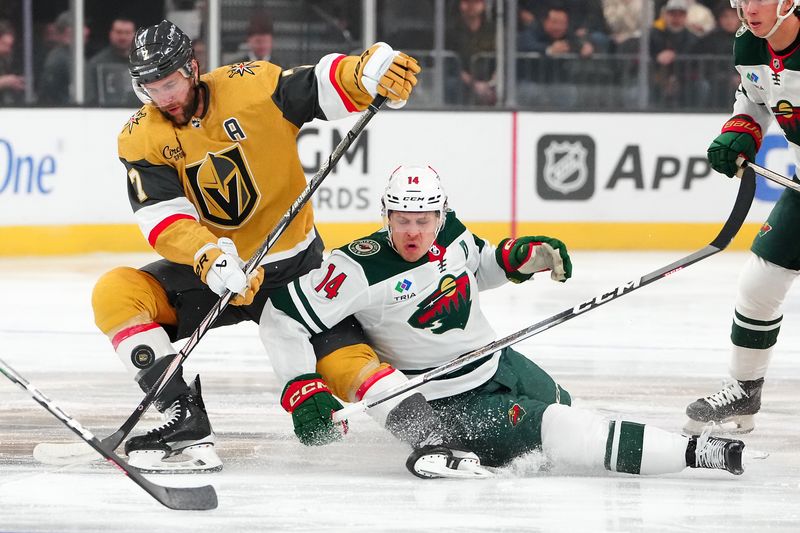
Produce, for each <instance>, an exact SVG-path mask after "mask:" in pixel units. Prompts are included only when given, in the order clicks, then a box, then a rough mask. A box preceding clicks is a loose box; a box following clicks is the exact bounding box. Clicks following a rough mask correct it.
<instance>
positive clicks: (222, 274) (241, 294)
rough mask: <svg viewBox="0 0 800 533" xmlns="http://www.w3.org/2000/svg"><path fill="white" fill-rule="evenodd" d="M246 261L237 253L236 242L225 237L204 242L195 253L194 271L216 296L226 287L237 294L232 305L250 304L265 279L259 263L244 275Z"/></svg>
mask: <svg viewBox="0 0 800 533" xmlns="http://www.w3.org/2000/svg"><path fill="white" fill-rule="evenodd" d="M244 266H245V263H244V261H242V259H241V258H240V257H239V253H238V252H237V250H236V245H235V244H234V243H233V241H232V240H230V239H229V238H227V237H221V238H220V239H219V240H218V241H217V244H211V243H209V244H206V245H205V246H203V247H202V248H200V249H199V250H198V251H197V253H196V254H195V255H194V271H195V273H196V274H197V275H198V276H200V279H201V280H202V281H203V283H205V284H206V285H208V288H209V289H211V290H212V291H214V292H215V293H216V294H218V295H219V296H222V295H223V294H225V291H226V290H229V291H231V292H233V293H235V294H236V296H234V297H233V298H231V300H230V304H231V305H250V304H251V303H253V298H254V297H255V294H256V293H257V292H258V289H259V288H260V287H261V283H262V282H263V281H264V269H263V268H261V267H258V268H257V269H255V270H254V271H253V272H252V273H251V274H250V276H245V273H244V270H243V269H244Z"/></svg>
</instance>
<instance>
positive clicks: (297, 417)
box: [281, 373, 347, 446]
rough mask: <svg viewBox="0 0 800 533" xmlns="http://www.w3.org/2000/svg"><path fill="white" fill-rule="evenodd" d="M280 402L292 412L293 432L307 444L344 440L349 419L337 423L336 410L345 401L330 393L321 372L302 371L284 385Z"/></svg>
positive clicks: (317, 444)
mask: <svg viewBox="0 0 800 533" xmlns="http://www.w3.org/2000/svg"><path fill="white" fill-rule="evenodd" d="M281 405H282V406H283V408H284V409H285V410H286V411H287V412H289V413H292V422H293V423H294V434H295V435H297V438H298V439H300V442H302V443H303V444H305V445H306V446H321V445H323V444H329V443H331V442H335V441H338V440H341V439H342V435H343V434H344V433H347V421H345V422H343V423H342V424H341V425H339V424H334V423H333V420H332V418H331V417H332V415H333V412H334V411H338V410H339V409H341V408H342V404H341V403H339V401H338V400H337V399H336V398H335V397H334V396H333V394H331V391H330V389H329V388H328V386H327V385H326V384H325V382H324V381H322V376H321V375H319V374H316V373H314V374H302V375H300V376H297V377H296V378H294V379H293V380H291V381H290V382H289V383H287V384H286V386H285V387H284V388H283V393H282V394H281Z"/></svg>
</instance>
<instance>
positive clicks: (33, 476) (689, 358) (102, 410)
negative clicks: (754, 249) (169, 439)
mask: <svg viewBox="0 0 800 533" xmlns="http://www.w3.org/2000/svg"><path fill="white" fill-rule="evenodd" d="M683 255H684V253H682V252H669V253H661V252H660V253H636V254H633V253H589V252H576V253H574V254H573V262H574V264H575V273H574V277H573V279H572V280H570V281H569V282H568V283H566V284H564V285H562V284H557V283H552V282H550V281H549V279H546V277H544V276H543V277H542V279H541V280H536V281H534V282H531V283H527V284H523V285H513V286H512V285H508V286H505V287H503V288H501V289H498V290H495V291H491V292H485V293H482V296H481V297H482V299H483V306H484V310H485V312H486V314H487V315H488V317H489V319H490V320H491V321H492V322H493V323H494V324H495V327H496V330H497V332H498V334H500V335H505V334H508V333H511V332H513V331H516V330H518V329H522V328H524V327H526V326H528V325H531V324H533V323H536V322H538V321H539V320H542V319H544V318H546V317H549V316H551V315H554V314H556V313H558V312H560V311H563V310H565V309H569V308H571V307H573V306H574V305H576V304H577V303H580V302H582V301H584V300H588V299H591V298H593V297H595V296H598V295H600V294H602V293H604V292H607V291H610V290H612V289H613V288H615V287H616V286H618V285H620V284H622V283H624V282H627V281H629V280H631V279H634V278H638V277H639V276H641V275H643V274H646V273H649V272H651V271H653V270H656V269H659V268H661V267H662V266H666V265H667V264H669V263H671V262H672V261H674V260H676V259H678V258H680V257H681V256H683ZM745 258H746V255H745V254H744V253H740V252H723V253H721V254H718V255H716V256H713V257H711V258H709V259H706V260H704V261H702V262H700V263H698V264H696V265H693V266H691V267H689V268H687V269H685V270H683V271H681V272H678V273H676V274H675V275H672V276H670V277H668V278H666V279H663V280H660V281H657V282H655V283H653V284H652V285H649V286H647V287H643V288H641V289H639V290H637V291H634V292H633V293H631V294H629V295H626V296H624V297H623V298H620V299H619V300H616V301H614V302H611V303H609V304H608V305H605V306H602V307H600V308H598V309H595V310H593V311H591V312H589V313H586V314H585V315H581V316H578V317H577V318H575V319H574V320H571V321H569V322H567V323H564V324H561V325H558V326H556V327H555V328H553V329H552V330H549V331H546V332H544V333H542V334H540V335H537V336H535V337H533V338H531V339H528V340H527V341H525V342H522V343H521V344H519V345H518V346H517V348H518V349H519V350H520V351H522V352H523V353H525V354H527V355H529V356H530V357H531V358H533V359H534V360H535V361H537V362H538V363H539V364H540V365H541V366H543V367H544V368H545V369H547V370H548V371H549V372H550V373H551V374H552V375H553V376H554V377H555V378H556V379H557V380H558V381H559V382H560V383H561V384H562V385H563V386H564V387H565V388H566V389H567V390H569V391H570V392H571V393H572V395H573V397H574V398H575V399H576V401H575V404H576V405H580V406H583V407H588V408H591V409H595V410H598V411H601V412H603V413H605V414H609V415H611V414H612V413H621V414H622V415H623V416H624V417H625V418H627V419H631V420H636V421H640V422H646V423H652V424H655V425H657V426H659V427H662V428H664V429H669V430H674V431H679V430H680V428H681V426H682V425H683V422H684V415H683V411H684V409H685V407H686V405H687V403H688V402H690V401H691V400H694V399H695V398H697V397H699V396H701V395H706V394H709V393H711V392H714V391H716V390H718V388H719V386H720V384H721V379H722V378H723V377H724V376H725V375H727V365H728V343H729V341H728V334H729V329H730V319H731V315H732V310H733V302H734V298H735V293H736V279H737V276H738V272H739V269H740V267H741V265H742V264H743V262H744V260H745ZM150 259H151V257H150V256H142V255H138V256H130V255H127V256H121V255H92V256H83V257H74V258H46V259H6V260H0V294H2V295H3V299H2V311H0V313H1V318H0V358H2V359H4V360H5V361H6V362H8V363H9V364H10V365H11V366H12V367H14V368H15V369H16V370H17V371H18V372H19V373H20V374H22V375H23V376H24V377H26V378H27V379H28V380H30V381H31V382H32V383H33V384H34V385H35V386H37V387H38V388H39V389H41V390H42V391H43V392H44V393H45V394H46V395H48V396H49V397H50V398H51V399H53V400H54V401H55V402H56V403H57V404H59V405H60V406H61V407H62V408H63V409H64V410H65V411H66V412H67V413H69V414H70V415H71V416H73V417H74V418H76V419H77V420H78V421H80V422H81V423H82V424H83V425H85V426H87V427H88V428H90V429H92V431H94V432H95V433H96V434H97V435H98V436H100V437H104V436H106V435H108V434H109V433H110V432H112V431H114V430H115V429H116V428H117V427H119V425H120V424H122V422H123V421H124V420H125V418H126V417H127V416H128V415H129V414H130V412H131V411H132V410H133V408H134V407H135V406H136V404H137V403H138V402H139V401H140V400H141V398H142V397H143V394H142V393H141V392H140V391H139V389H138V387H137V386H136V385H135V384H134V383H133V382H132V381H131V380H129V378H128V377H127V374H126V372H125V371H124V369H123V367H122V365H121V363H120V362H119V360H118V359H117V357H116V356H115V355H114V353H113V351H112V349H111V346H110V345H109V343H108V341H107V340H106V339H105V338H104V337H103V336H102V335H101V334H100V333H99V332H97V331H96V329H95V327H94V325H93V323H92V316H91V308H90V294H91V289H92V286H93V283H94V281H95V280H96V278H97V277H98V275H99V274H100V273H102V272H103V271H105V270H106V269H108V268H110V267H112V266H116V265H122V264H126V265H131V266H141V265H142V264H144V263H146V262H148V261H149V260H150ZM798 318H800V298H798V293H797V291H793V292H792V293H790V295H789V297H788V299H787V305H786V308H785V319H784V326H783V331H782V333H781V338H780V341H779V344H778V347H777V350H776V353H775V356H774V358H773V362H772V365H771V367H770V373H769V375H768V379H767V382H766V385H765V387H764V394H763V408H762V412H761V414H760V415H759V416H758V417H757V418H756V430H755V432H754V433H752V434H750V435H748V436H745V437H744V438H743V440H745V442H746V443H747V445H748V446H749V447H750V448H752V449H758V450H761V451H765V452H769V454H770V455H769V457H768V458H767V459H764V460H759V461H753V462H750V463H749V464H747V465H746V466H745V468H746V471H745V473H744V475H742V476H738V477H735V476H731V475H728V474H727V473H724V472H719V471H698V470H686V471H684V472H682V473H680V474H673V475H668V476H661V477H648V478H644V477H636V476H630V475H622V474H613V473H608V472H605V471H602V470H600V471H593V472H577V471H570V470H568V469H558V468H556V469H553V470H550V471H541V470H540V468H539V467H540V465H541V464H542V459H541V457H537V456H536V455H532V456H529V457H525V458H523V459H520V460H518V461H517V462H516V463H515V464H513V465H512V466H511V467H509V468H506V469H503V470H499V471H497V476H496V477H495V478H493V479H489V480H480V481H460V480H432V481H423V480H420V479H417V478H414V477H413V476H411V475H410V474H409V473H408V472H407V471H406V469H405V467H404V462H405V458H406V456H407V454H408V451H409V450H407V449H406V448H405V446H403V445H402V444H400V443H397V442H395V441H394V440H393V439H392V438H391V437H390V436H389V435H388V434H387V433H386V432H384V431H383V430H382V429H380V428H378V427H377V426H376V425H375V424H374V423H373V422H372V421H371V420H370V419H369V418H368V417H366V415H359V416H356V417H353V418H352V419H351V421H350V422H351V429H352V430H351V433H350V435H348V437H347V439H346V440H345V441H344V442H342V443H338V444H335V445H331V446H327V447H322V448H306V447H303V446H302V445H301V444H300V443H299V442H297V440H296V439H295V438H294V435H293V433H292V429H291V420H290V417H289V416H288V415H287V414H286V413H285V412H283V410H282V409H281V408H280V406H279V404H278V395H279V394H280V391H281V388H282V385H283V384H282V383H278V381H277V379H276V378H275V375H274V374H273V372H272V370H271V367H270V364H269V361H268V359H267V358H266V356H265V355H264V354H263V350H262V347H261V345H260V342H259V340H258V335H257V331H256V327H255V326H254V325H253V324H243V325H237V326H234V327H229V328H224V329H222V330H215V331H213V332H211V333H210V334H209V335H208V336H207V337H206V338H205V339H203V341H202V342H201V343H200V344H199V346H198V347H197V349H196V350H195V351H194V352H193V353H192V354H191V356H190V357H189V359H188V360H187V361H186V365H185V366H186V376H187V377H191V376H193V375H194V373H198V372H199V373H200V374H201V375H202V379H203V396H204V398H205V402H206V406H207V408H208V411H209V415H210V417H211V421H212V424H213V426H214V428H215V430H216V432H217V435H218V449H219V455H220V456H221V458H222V460H223V462H224V463H225V466H224V469H223V471H222V472H220V473H217V474H208V475H200V476H190V475H178V476H149V478H150V479H152V480H154V481H156V482H158V483H161V484H164V485H174V486H190V485H199V484H205V483H211V484H213V485H214V487H216V490H217V493H218V496H219V508H218V509H216V510H214V511H203V512H196V511H171V510H168V509H167V508H165V507H162V506H161V505H160V504H159V503H157V502H156V501H155V500H153V499H151V498H150V497H149V496H148V495H147V494H146V493H145V492H144V491H142V490H141V489H140V488H139V487H137V486H136V485H135V484H134V483H133V482H131V481H130V480H128V479H126V478H125V476H123V475H121V474H120V473H118V472H117V471H116V470H115V469H114V468H113V467H111V466H109V465H108V464H105V463H103V462H102V461H97V462H95V463H94V464H89V465H72V466H67V467H53V466H46V465H42V464H39V463H38V462H37V461H35V460H34V459H33V457H32V455H31V451H32V449H33V447H34V446H35V444H36V443H38V442H42V441H49V442H69V441H73V440H75V438H74V437H73V435H72V433H70V432H69V431H68V430H67V429H66V428H65V427H64V426H63V425H62V424H61V423H60V422H58V421H57V420H56V419H55V418H53V417H52V416H51V415H50V414H49V413H48V412H47V411H45V410H44V409H42V408H41V407H40V406H39V405H38V404H36V403H34V402H33V400H32V399H31V398H30V397H29V396H28V395H27V394H26V393H25V392H23V391H21V390H20V389H19V388H17V387H16V386H15V385H14V384H12V383H11V382H9V381H7V380H5V379H4V378H3V379H0V398H2V401H1V402H0V531H3V532H7V531H13V532H40V531H41V532H44V531H48V532H50V531H80V532H90V531H103V532H108V531H113V532H115V533H116V532H126V531H131V532H133V531H141V532H153V533H155V532H162V531H166V532H170V533H173V532H179V531H194V532H209V531H220V532H221V531H225V532H239V531H320V530H326V531H327V530H332V531H412V530H413V531H438V532H445V531H459V532H463V531H548V532H549V531H552V532H556V531H557V532H559V533H564V532H583V531H585V532H599V531H648V532H654V531H659V532H660V531H667V532H673V531H674V532H679V531H680V532H686V531H697V532H704V533H705V532H709V531H726V532H727V531H767V530H769V531H800V508H798V505H797V504H798V502H799V501H800V446H798V443H800V436H799V435H800V430H799V429H798V423H800V357H798V356H800V327H797V326H796V324H798ZM180 346H182V343H178V347H180ZM159 422H160V418H159V417H157V415H156V414H153V413H148V415H146V416H145V419H144V420H143V421H142V423H141V424H140V426H139V427H138V428H137V430H136V431H137V432H138V431H144V430H146V429H149V428H150V427H152V426H153V425H154V424H156V423H159Z"/></svg>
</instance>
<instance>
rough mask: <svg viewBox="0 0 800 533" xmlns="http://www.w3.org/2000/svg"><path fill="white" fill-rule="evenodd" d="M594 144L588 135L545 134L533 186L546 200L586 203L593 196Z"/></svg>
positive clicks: (539, 146)
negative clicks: (534, 185)
mask: <svg viewBox="0 0 800 533" xmlns="http://www.w3.org/2000/svg"><path fill="white" fill-rule="evenodd" d="M594 151H595V150H594V141H593V140H592V139H591V137H588V136H587V135H544V136H542V138H541V139H539V144H538V165H537V167H538V175H537V179H536V187H537V192H538V193H539V196H541V197H542V198H543V199H545V200H587V199H589V198H591V196H592V194H593V193H594Z"/></svg>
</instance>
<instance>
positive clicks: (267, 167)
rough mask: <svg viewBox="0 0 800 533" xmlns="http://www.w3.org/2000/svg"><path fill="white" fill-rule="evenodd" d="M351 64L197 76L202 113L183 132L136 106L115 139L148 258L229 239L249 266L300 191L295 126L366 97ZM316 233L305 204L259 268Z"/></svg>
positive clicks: (181, 255) (357, 107) (333, 61)
mask: <svg viewBox="0 0 800 533" xmlns="http://www.w3.org/2000/svg"><path fill="white" fill-rule="evenodd" d="M357 60H358V58H357V57H354V56H343V55H340V54H330V55H327V56H325V57H323V58H322V60H320V62H319V63H318V64H317V65H315V66H307V67H298V68H295V69H291V70H286V71H282V70H281V68H280V67H278V66H276V65H273V64H271V63H268V62H264V61H253V62H246V63H239V64H234V65H228V66H225V67H221V68H218V69H216V70H214V71H212V72H210V73H207V74H204V75H203V76H201V78H200V82H201V83H202V84H203V85H204V86H205V88H206V89H207V90H206V91H204V93H205V95H206V100H205V109H204V114H203V116H201V117H198V118H195V119H193V120H192V121H191V122H190V123H189V124H187V125H185V126H176V125H174V124H173V123H172V122H170V121H169V120H168V119H166V118H165V117H164V116H162V114H161V113H160V112H159V110H158V109H157V108H156V107H155V106H154V105H152V104H148V105H145V106H143V107H142V108H141V109H139V110H138V111H137V112H136V113H135V114H134V115H133V116H132V117H131V118H130V119H129V120H128V122H127V124H125V126H124V127H123V129H122V131H121V133H120V134H119V137H118V147H119V157H120V160H121V161H122V163H123V164H124V165H125V168H126V170H127V173H128V174H127V177H128V196H129V199H130V203H131V206H132V207H133V211H134V216H135V217H136V221H137V223H138V224H139V227H140V228H141V230H142V233H143V234H144V236H145V237H146V238H147V240H148V242H149V243H150V245H151V246H153V248H154V249H155V250H156V252H158V253H159V254H160V255H161V256H162V257H164V258H166V259H168V260H170V261H173V262H176V263H181V264H187V265H191V264H192V262H193V260H194V255H195V253H196V252H197V250H199V249H200V248H201V247H202V246H204V245H205V244H207V243H210V242H211V243H216V241H217V239H218V238H219V237H229V238H231V239H233V241H234V243H235V244H236V247H237V249H238V251H239V255H240V256H241V257H242V258H243V259H245V260H247V259H248V258H249V257H250V256H251V255H252V254H253V253H254V252H255V251H256V250H257V249H258V247H259V246H260V245H261V243H262V242H263V241H264V239H265V238H266V236H267V235H268V234H269V232H270V231H271V230H272V229H273V228H274V227H275V225H276V223H277V222H278V220H279V219H280V217H281V216H282V215H283V214H284V213H285V212H286V211H287V210H288V209H289V206H290V205H291V204H292V203H293V202H294V201H295V200H296V199H297V197H298V196H299V194H300V192H301V191H302V190H303V189H304V188H305V186H306V179H305V175H304V173H303V169H302V166H301V164H300V159H299V156H298V153H297V145H296V137H297V133H298V131H299V130H300V127H301V126H302V125H303V124H304V123H305V122H309V121H311V120H313V119H314V118H320V119H324V120H328V119H336V118H341V117H344V116H346V115H348V114H350V113H354V112H358V111H361V110H363V109H365V108H366V106H367V105H368V104H369V102H370V101H371V100H372V98H371V97H370V96H369V95H368V94H365V93H363V92H362V91H361V90H360V89H359V88H358V86H357V85H356V83H355V77H354V75H353V72H354V69H355V64H356V62H357ZM315 237H316V233H315V231H314V227H313V210H312V207H311V203H308V204H306V206H305V207H304V208H303V209H302V210H301V211H300V213H298V215H297V217H296V218H295V219H294V221H293V222H292V223H291V224H290V225H289V226H288V227H287V228H286V230H285V232H284V233H283V235H282V236H281V238H280V239H279V240H278V241H277V243H276V244H275V246H274V247H273V248H272V249H271V250H270V253H269V254H268V255H267V257H266V259H265V260H264V262H265V263H269V262H275V261H278V260H284V259H290V258H291V257H293V256H295V255H297V254H299V253H301V252H302V251H304V250H305V249H306V248H307V247H308V246H309V245H310V244H311V242H313V240H314V238H315Z"/></svg>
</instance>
